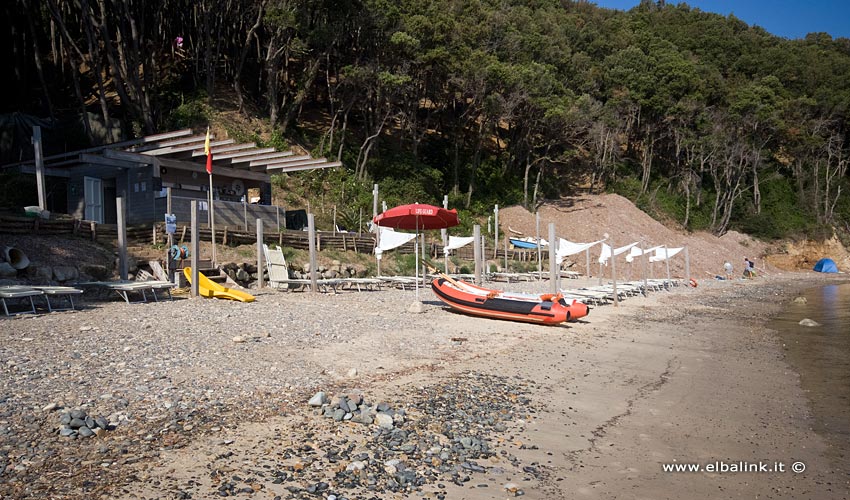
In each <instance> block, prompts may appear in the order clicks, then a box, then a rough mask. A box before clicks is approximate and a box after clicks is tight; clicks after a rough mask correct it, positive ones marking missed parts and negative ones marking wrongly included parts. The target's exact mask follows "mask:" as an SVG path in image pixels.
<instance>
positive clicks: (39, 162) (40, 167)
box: [32, 125, 47, 210]
mask: <svg viewBox="0 0 850 500" xmlns="http://www.w3.org/2000/svg"><path fill="white" fill-rule="evenodd" d="M32 148H33V153H34V154H35V185H36V189H37V190H38V208H40V209H41V210H47V190H46V183H45V181H44V159H43V158H42V157H41V127H39V126H38V125H35V126H33V128H32Z"/></svg>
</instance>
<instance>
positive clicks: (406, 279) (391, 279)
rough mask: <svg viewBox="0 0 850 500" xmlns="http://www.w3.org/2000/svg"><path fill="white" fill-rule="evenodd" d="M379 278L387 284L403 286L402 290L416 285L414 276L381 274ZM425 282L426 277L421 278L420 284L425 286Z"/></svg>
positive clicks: (396, 286)
mask: <svg viewBox="0 0 850 500" xmlns="http://www.w3.org/2000/svg"><path fill="white" fill-rule="evenodd" d="M378 279H380V280H381V281H383V282H384V283H385V284H386V285H389V286H393V287H395V288H401V289H402V290H407V289H413V288H415V287H416V278H415V277H413V276H381V277H379V278H378ZM424 282H425V280H424V279H422V278H419V285H420V286H424Z"/></svg>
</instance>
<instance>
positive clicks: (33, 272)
mask: <svg viewBox="0 0 850 500" xmlns="http://www.w3.org/2000/svg"><path fill="white" fill-rule="evenodd" d="M27 277H28V278H30V279H33V280H35V281H38V282H40V283H43V282H46V281H50V280H52V279H53V268H52V267H50V266H46V265H43V264H30V266H29V267H27Z"/></svg>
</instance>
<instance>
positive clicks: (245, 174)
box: [159, 157, 271, 182]
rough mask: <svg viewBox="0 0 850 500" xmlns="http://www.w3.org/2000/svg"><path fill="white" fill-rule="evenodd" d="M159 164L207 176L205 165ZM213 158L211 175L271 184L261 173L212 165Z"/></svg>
mask: <svg viewBox="0 0 850 500" xmlns="http://www.w3.org/2000/svg"><path fill="white" fill-rule="evenodd" d="M159 161H160V164H161V165H162V166H163V167H166V168H175V169H177V170H186V171H189V172H198V173H203V174H204V175H206V174H207V169H206V166H205V165H202V164H200V163H194V162H191V161H183V160H175V159H172V158H160V159H159ZM214 161H215V157H213V175H216V176H218V175H221V176H224V177H233V178H235V179H248V180H252V181H260V182H271V179H270V178H269V175H268V174H266V173H261V172H250V171H247V170H239V169H235V168H230V167H222V166H220V165H216V164H215V163H214Z"/></svg>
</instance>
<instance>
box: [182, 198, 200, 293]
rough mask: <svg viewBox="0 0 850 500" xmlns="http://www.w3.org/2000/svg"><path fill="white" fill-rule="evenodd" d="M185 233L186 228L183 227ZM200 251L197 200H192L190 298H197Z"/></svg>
mask: <svg viewBox="0 0 850 500" xmlns="http://www.w3.org/2000/svg"><path fill="white" fill-rule="evenodd" d="M183 229H184V231H185V229H186V226H183ZM200 249H201V243H200V242H199V241H198V200H192V250H191V255H190V257H189V258H190V259H191V262H192V277H191V278H190V280H189V281H191V282H192V297H197V296H198V291H199V290H200V287H199V286H198V274H199V273H198V252H199V251H200Z"/></svg>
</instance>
